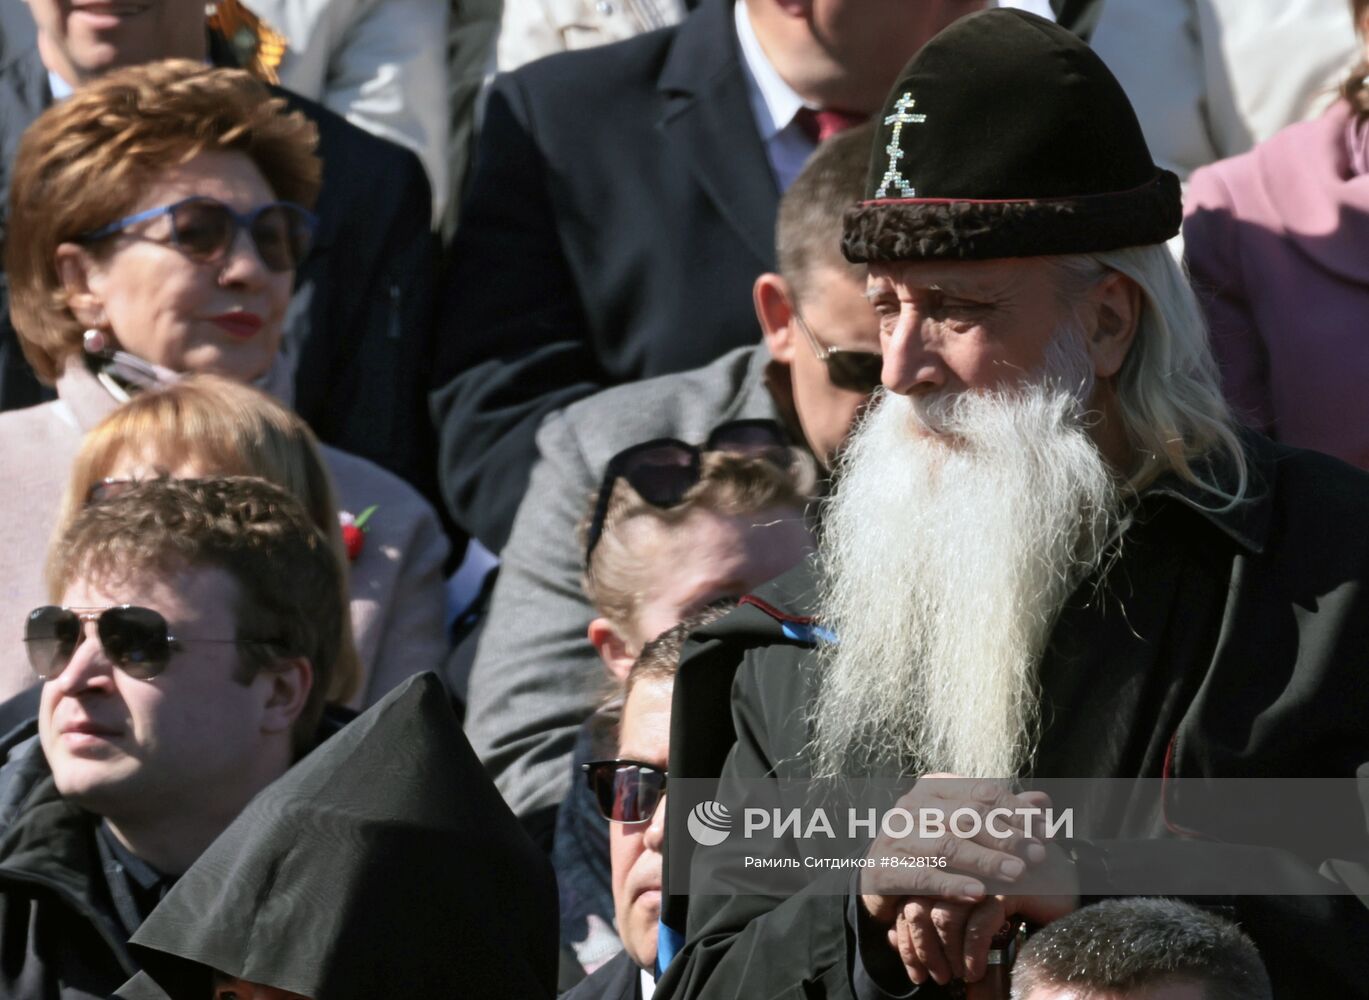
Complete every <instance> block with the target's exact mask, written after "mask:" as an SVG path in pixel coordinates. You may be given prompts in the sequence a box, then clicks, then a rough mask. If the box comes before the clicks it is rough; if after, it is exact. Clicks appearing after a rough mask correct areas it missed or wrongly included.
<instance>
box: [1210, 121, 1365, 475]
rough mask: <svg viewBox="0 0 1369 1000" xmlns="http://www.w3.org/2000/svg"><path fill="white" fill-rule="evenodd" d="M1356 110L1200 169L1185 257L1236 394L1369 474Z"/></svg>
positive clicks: (1237, 402) (1243, 407)
mask: <svg viewBox="0 0 1369 1000" xmlns="http://www.w3.org/2000/svg"><path fill="white" fill-rule="evenodd" d="M1350 116H1351V110H1350V107H1349V105H1348V104H1346V103H1345V102H1344V101H1340V102H1337V103H1336V104H1335V105H1333V106H1332V107H1331V108H1330V110H1328V111H1327V112H1326V114H1324V115H1323V116H1322V117H1320V118H1318V119H1316V120H1314V121H1310V122H1302V123H1300V124H1297V125H1290V126H1289V127H1288V128H1285V129H1283V130H1282V131H1281V132H1279V133H1278V134H1276V135H1275V136H1274V137H1273V138H1271V139H1269V140H1268V141H1266V142H1263V143H1261V144H1260V145H1258V146H1256V147H1255V148H1254V149H1253V150H1251V151H1250V152H1249V153H1245V154H1243V155H1241V156H1234V157H1232V158H1231V159H1229V160H1222V161H1221V162H1219V163H1214V164H1212V165H1211V166H1208V167H1204V168H1202V169H1201V170H1197V171H1195V172H1194V174H1193V176H1192V178H1191V180H1190V182H1189V188H1188V197H1187V205H1186V206H1185V219H1184V246H1185V257H1186V259H1187V262H1188V268H1189V273H1190V275H1191V277H1192V279H1193V284H1194V287H1195V289H1196V290H1197V293H1198V298H1199V300H1200V301H1201V302H1202V305H1203V308H1204V310H1205V312H1206V313H1207V319H1208V323H1209V325H1210V327H1211V330H1212V344H1213V349H1214V351H1215V353H1216V355H1217V361H1218V363H1219V364H1220V366H1221V371H1222V381H1223V386H1224V388H1225V390H1226V395H1227V398H1228V399H1229V400H1230V401H1231V403H1232V405H1233V406H1234V407H1235V408H1236V409H1237V411H1238V413H1239V414H1240V415H1241V416H1243V417H1244V418H1246V419H1247V420H1249V421H1250V422H1251V423H1252V424H1254V425H1255V426H1258V427H1260V428H1262V429H1264V430H1266V431H1268V432H1269V433H1270V434H1272V435H1273V436H1274V437H1276V438H1278V439H1279V440H1280V441H1284V442H1286V443H1288V444H1291V445H1297V446H1299V447H1303V448H1314V449H1316V450H1318V451H1324V452H1328V453H1330V454H1332V455H1335V456H1337V457H1339V458H1342V459H1345V460H1346V461H1347V462H1351V463H1353V464H1355V465H1358V466H1359V467H1361V468H1365V469H1369V391H1367V390H1366V386H1369V175H1361V176H1355V175H1354V172H1353V171H1352V170H1351V168H1350V155H1349V152H1348V147H1347V140H1346V135H1347V129H1348V127H1349V122H1350Z"/></svg>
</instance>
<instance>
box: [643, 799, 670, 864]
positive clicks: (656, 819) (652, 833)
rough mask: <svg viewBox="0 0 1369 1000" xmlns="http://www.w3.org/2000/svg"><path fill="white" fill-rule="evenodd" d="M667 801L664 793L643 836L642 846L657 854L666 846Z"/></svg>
mask: <svg viewBox="0 0 1369 1000" xmlns="http://www.w3.org/2000/svg"><path fill="white" fill-rule="evenodd" d="M665 800H666V797H665V794H664V793H662V795H661V801H659V802H657V803H656V811H655V812H654V813H652V814H651V821H650V822H649V823H647V825H646V833H644V834H642V846H643V847H645V848H647V850H651V851H655V852H656V853H657V854H660V853H661V850H662V848H663V847H664V846H665Z"/></svg>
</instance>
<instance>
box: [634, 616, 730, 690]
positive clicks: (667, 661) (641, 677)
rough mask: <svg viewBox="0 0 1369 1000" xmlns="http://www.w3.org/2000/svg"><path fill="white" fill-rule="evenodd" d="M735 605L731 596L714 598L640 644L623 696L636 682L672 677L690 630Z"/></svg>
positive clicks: (709, 622)
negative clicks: (644, 643)
mask: <svg viewBox="0 0 1369 1000" xmlns="http://www.w3.org/2000/svg"><path fill="white" fill-rule="evenodd" d="M736 606H737V601H736V599H735V598H731V597H724V598H723V599H722V600H720V601H714V602H713V603H712V604H710V605H708V606H707V607H705V608H700V609H699V610H698V611H696V612H694V613H693V614H692V615H689V616H688V617H687V618H685V619H684V620H683V621H681V622H677V623H676V624H674V625H672V626H670V628H668V629H666V630H665V631H664V632H662V633H661V634H660V635H658V636H657V637H656V638H654V639H652V640H651V641H650V642H648V643H647V644H646V645H645V646H643V647H642V651H641V653H639V654H638V656H637V659H636V660H635V661H634V662H633V664H632V669H631V670H629V671H628V672H627V677H626V678H625V679H624V680H623V696H624V697H626V696H627V695H629V694H631V693H632V688H633V686H634V685H636V684H637V683H638V682H639V681H656V680H674V678H675V671H676V670H677V669H678V668H679V666H680V653H681V651H682V650H683V649H684V644H685V640H686V639H688V638H689V633H691V632H693V631H694V630H695V629H700V628H703V627H704V626H705V625H712V624H713V623H714V622H715V621H717V620H718V619H719V618H721V617H722V616H723V615H725V614H727V613H728V612H729V611H731V610H732V609H733V608H735V607H736Z"/></svg>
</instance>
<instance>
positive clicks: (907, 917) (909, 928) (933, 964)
mask: <svg viewBox="0 0 1369 1000" xmlns="http://www.w3.org/2000/svg"><path fill="white" fill-rule="evenodd" d="M1050 805H1051V802H1050V797H1049V796H1048V795H1046V794H1045V793H1044V792H1017V793H1014V792H1012V791H1011V790H1010V789H1009V788H1008V786H1007V784H1006V783H1005V782H1001V781H976V780H972V779H968V778H963V777H960V776H959V775H954V774H929V775H926V776H925V777H923V778H922V779H920V780H919V781H918V782H917V784H915V785H914V786H913V788H912V789H911V790H910V791H909V792H908V793H906V794H905V795H904V796H903V797H902V798H900V799H899V800H898V803H897V808H901V809H904V810H907V812H908V813H909V814H911V815H912V816H913V817H920V816H922V815H924V813H923V810H934V811H935V813H936V814H937V815H940V816H942V817H944V818H950V817H952V816H953V815H954V814H955V813H957V812H958V811H960V810H965V809H972V810H974V811H975V812H976V813H978V815H979V818H980V820H981V822H980V823H978V824H977V826H978V832H977V833H975V834H974V835H973V836H961V835H959V834H958V833H957V832H955V830H954V829H953V828H952V824H950V823H944V824H940V826H941V827H944V828H940V829H933V830H931V831H924V830H923V828H922V827H921V826H919V827H918V828H916V829H914V830H913V831H912V832H911V833H909V834H908V835H907V836H902V837H898V838H894V837H890V836H888V834H887V833H886V832H881V833H880V835H879V836H878V837H877V838H876V839H875V842H874V844H873V845H872V846H871V848H870V854H869V857H870V858H872V859H876V860H878V859H894V860H893V861H891V862H889V863H886V864H885V865H877V866H875V867H870V868H864V869H862V870H861V904H862V905H863V907H864V908H865V911H866V913H867V914H868V915H869V917H870V920H871V921H872V922H873V923H874V924H875V925H876V926H878V927H881V928H884V929H885V930H886V932H887V935H888V941H889V945H890V947H892V948H893V949H894V950H895V951H897V952H898V956H899V959H900V961H901V962H902V963H903V967H904V969H905V970H906V971H907V973H908V978H909V979H910V980H912V981H913V982H914V983H916V984H918V985H921V984H923V983H925V982H926V981H927V980H928V979H931V980H933V981H935V982H936V983H938V984H941V985H944V984H946V983H948V982H950V981H951V980H952V979H963V980H965V981H966V982H977V981H978V980H979V979H981V978H983V976H984V974H985V972H986V971H987V968H988V965H987V960H988V953H989V946H990V943H991V942H992V940H993V937H994V935H995V934H996V933H997V932H998V930H999V928H1001V927H1002V926H1003V924H1004V922H1005V921H1006V920H1007V919H1008V918H1009V917H1013V916H1021V917H1022V918H1024V919H1026V920H1028V921H1030V922H1032V923H1036V924H1047V923H1050V921H1052V920H1055V919H1056V918H1058V917H1062V916H1064V915H1065V914H1067V913H1070V912H1072V911H1073V910H1075V909H1077V908H1078V905H1079V883H1078V878H1077V876H1076V874H1075V871H1074V864H1073V862H1072V861H1071V860H1070V858H1069V856H1068V855H1067V854H1066V852H1065V851H1064V850H1063V849H1062V848H1061V847H1060V846H1059V845H1058V844H1055V843H1052V842H1049V841H1047V840H1045V839H1044V838H1043V834H1044V826H1045V824H1044V820H1043V819H1042V813H1043V811H1044V810H1047V809H1049V808H1050ZM962 818H964V817H962ZM956 826H957V827H958V828H959V829H960V830H962V831H967V830H972V829H973V828H974V827H975V826H976V824H975V823H974V822H973V821H971V822H969V823H965V822H962V823H959V824H957V825H956ZM1029 832H1030V834H1031V835H1030V836H1029V835H1028V833H1029ZM1005 834H1006V835H1005ZM898 859H910V860H914V861H916V862H917V863H916V864H913V865H901V864H898ZM917 859H922V860H921V861H917ZM943 860H944V864H943V863H942V861H943Z"/></svg>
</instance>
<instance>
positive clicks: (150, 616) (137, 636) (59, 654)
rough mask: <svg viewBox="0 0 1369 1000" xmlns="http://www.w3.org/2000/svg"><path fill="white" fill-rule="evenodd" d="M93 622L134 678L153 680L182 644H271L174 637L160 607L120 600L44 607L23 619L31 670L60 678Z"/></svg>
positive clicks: (107, 648)
mask: <svg viewBox="0 0 1369 1000" xmlns="http://www.w3.org/2000/svg"><path fill="white" fill-rule="evenodd" d="M86 622H95V630H96V634H97V635H98V636H99V638H100V646H101V647H102V648H103V649H104V651H105V655H106V656H108V657H109V659H110V660H111V661H112V662H113V663H114V665H115V666H116V667H118V668H119V669H120V670H122V671H123V672H124V673H126V674H128V675H129V676H130V677H136V678H137V679H138V680H144V681H145V680H151V679H152V678H153V677H156V676H157V675H158V674H160V673H161V672H162V671H163V670H165V669H166V665H167V663H168V661H170V659H171V654H172V653H174V652H175V651H176V650H177V649H178V648H179V646H178V643H181V642H227V643H235V644H247V645H275V643H274V642H273V641H271V640H267V639H238V638H235V639H213V638H205V637H202V636H195V637H193V638H192V637H184V636H182V637H180V638H178V637H176V636H174V635H172V634H171V628H170V625H168V623H167V620H166V618H165V617H164V616H163V615H162V613H161V612H160V611H154V610H152V609H151V608H140V607H137V606H135V605H131V604H121V605H118V606H117V607H112V608H59V607H57V606H55V605H51V604H48V605H44V606H43V607H41V608H35V609H34V610H33V611H30V612H29V616H28V618H27V619H26V620H25V621H24V646H25V648H26V650H27V651H28V657H29V664H30V666H32V667H33V672H34V673H35V674H37V675H38V676H39V677H40V678H42V679H43V680H45V681H50V680H52V679H54V678H56V677H58V676H59V675H60V674H61V673H62V671H63V670H65V669H66V668H67V665H68V664H69V663H71V658H72V656H74V655H75V653H76V647H78V646H79V645H80V644H81V643H82V642H84V641H85V628H84V627H85V623H86Z"/></svg>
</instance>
